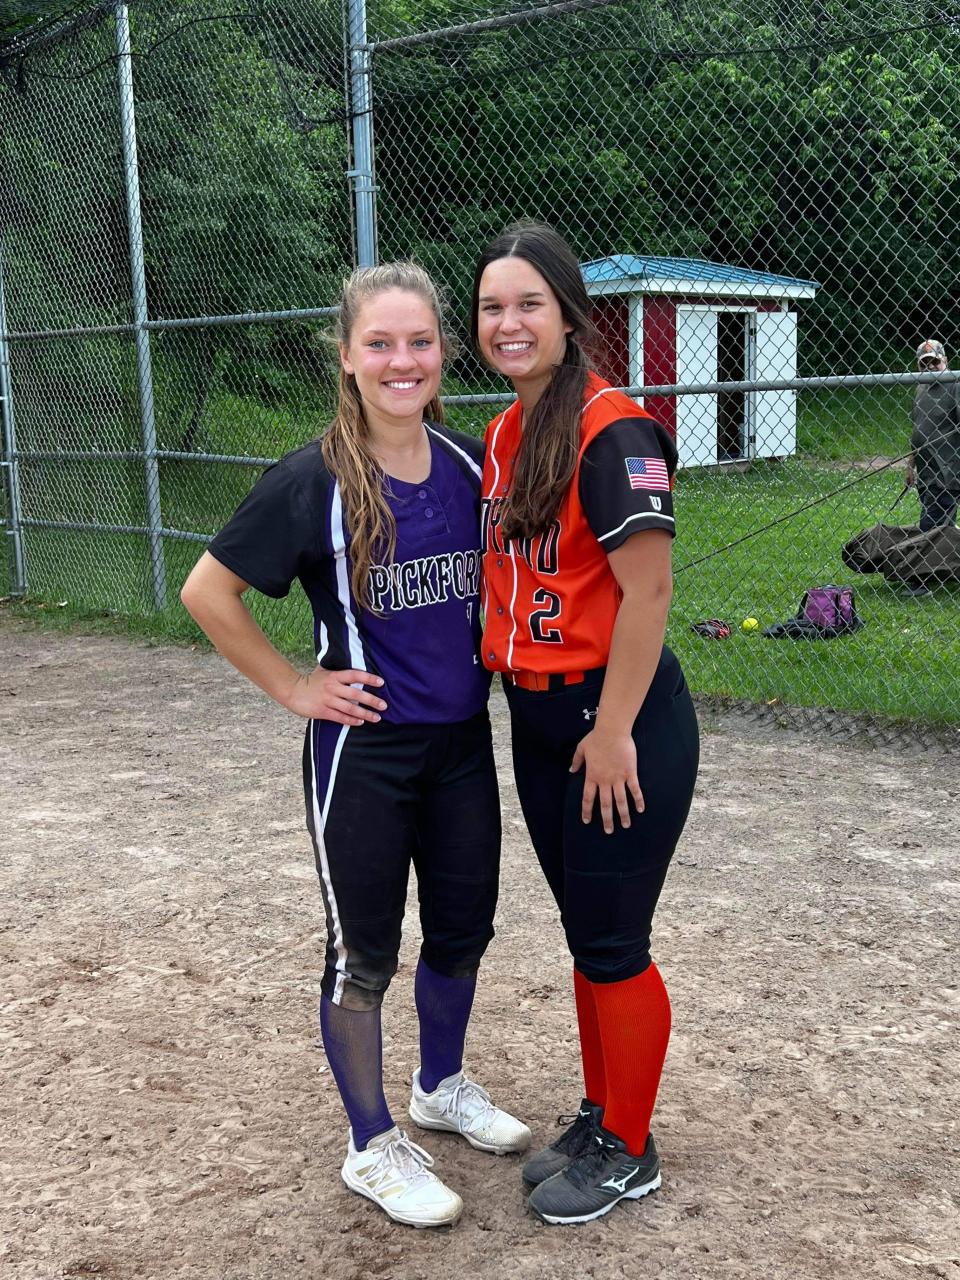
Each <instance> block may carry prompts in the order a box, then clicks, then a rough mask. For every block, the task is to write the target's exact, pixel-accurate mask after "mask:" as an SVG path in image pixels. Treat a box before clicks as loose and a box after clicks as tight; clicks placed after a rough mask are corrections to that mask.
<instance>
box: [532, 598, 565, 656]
mask: <svg viewBox="0 0 960 1280" xmlns="http://www.w3.org/2000/svg"><path fill="white" fill-rule="evenodd" d="M533 603H534V604H542V605H545V606H546V607H545V608H543V609H535V610H534V611H533V613H531V615H530V635H531V636H532V637H533V639H534V640H538V641H539V642H540V643H541V644H562V643H563V637H562V636H561V634H560V628H559V627H555V626H550V625H549V623H550V622H551V620H552V619H553V618H559V617H560V597H559V596H558V595H554V593H553V592H552V591H548V590H547V589H546V587H538V588H537V590H536V591H535V592H534V593H533ZM545 623H546V624H548V625H546V626H545V625H544V624H545Z"/></svg>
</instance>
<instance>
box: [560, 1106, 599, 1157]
mask: <svg viewBox="0 0 960 1280" xmlns="http://www.w3.org/2000/svg"><path fill="white" fill-rule="evenodd" d="M594 1123H595V1122H594V1119H593V1116H591V1115H584V1114H583V1112H582V1111H577V1112H575V1114H574V1115H572V1116H557V1124H562V1125H569V1126H570V1127H569V1128H568V1129H567V1132H566V1133H564V1134H561V1136H560V1137H559V1138H558V1139H557V1141H556V1142H555V1143H554V1144H553V1146H554V1149H555V1150H557V1151H561V1152H562V1153H563V1154H564V1155H569V1156H578V1155H579V1154H580V1153H581V1151H584V1150H585V1149H586V1145H587V1143H588V1142H589V1141H590V1139H591V1138H592V1137H593V1130H594Z"/></svg>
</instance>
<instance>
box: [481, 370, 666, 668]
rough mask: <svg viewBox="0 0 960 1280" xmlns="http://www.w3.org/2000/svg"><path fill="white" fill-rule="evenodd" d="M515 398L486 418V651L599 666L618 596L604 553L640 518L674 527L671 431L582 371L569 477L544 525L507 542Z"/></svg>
mask: <svg viewBox="0 0 960 1280" xmlns="http://www.w3.org/2000/svg"><path fill="white" fill-rule="evenodd" d="M520 423H521V406H520V402H519V401H516V402H515V403H514V404H512V405H511V406H510V408H509V409H507V410H506V411H505V412H504V413H502V414H500V415H499V417H497V418H494V419H493V421H492V422H491V423H490V426H489V427H488V428H487V436H486V444H487V449H486V458H485V461H484V467H483V487H482V518H483V533H482V545H483V552H484V555H483V583H484V585H483V602H484V611H485V623H484V632H483V661H484V664H485V665H486V666H487V667H489V668H490V669H491V670H493V671H536V672H539V673H542V674H548V673H549V674H553V673H563V672H568V671H587V670H590V669H591V668H593V667H602V666H604V665H605V664H606V662H607V657H608V655H609V652H610V636H611V633H612V631H613V624H614V622H615V621H616V617H617V610H618V609H619V607H620V600H621V592H620V587H619V585H618V583H617V580H616V578H615V577H614V574H613V571H612V570H611V568H610V565H609V562H608V560H607V555H608V554H609V552H611V551H613V550H614V549H615V548H616V547H619V546H620V545H621V544H622V543H624V542H626V540H627V539H628V538H629V537H631V536H632V535H633V534H634V533H638V532H640V531H641V530H643V529H667V530H669V531H670V532H671V533H672V532H673V531H674V518H673V497H672V493H671V487H672V483H673V475H674V472H675V471H676V466H677V450H676V447H675V445H674V443H673V439H672V437H671V436H670V433H669V432H668V431H667V430H666V429H665V428H664V427H662V426H660V424H659V423H657V422H656V421H655V420H654V419H653V418H651V416H650V415H649V414H648V413H647V412H646V411H645V410H643V409H641V408H640V406H639V405H638V404H636V403H635V402H634V401H633V400H631V399H630V398H629V396H625V395H624V394H623V393H622V392H620V391H616V390H614V388H613V387H611V386H610V384H609V383H608V382H604V380H603V379H602V378H599V377H597V376H596V375H595V374H591V375H590V377H589V379H588V383H587V391H586V395H585V397H584V407H583V410H582V412H581V417H580V449H579V452H578V454H577V465H576V469H575V470H574V473H573V478H572V480H571V482H570V486H569V488H568V490H567V493H566V495H565V496H564V499H563V502H562V503H561V505H560V509H559V511H558V513H557V518H556V519H555V520H554V521H553V522H552V523H551V525H550V527H549V529H547V530H546V531H545V532H544V533H542V534H538V535H537V537H535V538H532V539H529V538H523V539H519V540H514V541H512V542H506V541H505V540H504V539H503V537H502V535H501V533H500V508H501V505H502V503H503V500H504V498H505V497H506V494H507V492H508V490H509V488H510V483H511V480H512V477H513V466H514V461H515V459H516V455H517V451H518V449H519V447H520V442H521V438H522V436H521V428H520Z"/></svg>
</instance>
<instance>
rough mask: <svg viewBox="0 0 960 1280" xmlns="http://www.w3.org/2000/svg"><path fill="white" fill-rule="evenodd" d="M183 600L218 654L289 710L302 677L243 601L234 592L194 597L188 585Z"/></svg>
mask: <svg viewBox="0 0 960 1280" xmlns="http://www.w3.org/2000/svg"><path fill="white" fill-rule="evenodd" d="M182 599H183V603H184V605H185V606H186V608H187V610H188V611H189V612H190V614H191V615H192V617H193V618H194V620H195V621H196V623H197V625H198V626H199V627H200V628H201V629H202V630H203V631H204V632H205V633H206V635H207V636H208V637H209V639H210V641H211V643H212V644H213V645H214V647H215V648H216V649H217V651H218V652H219V653H221V654H222V655H223V656H224V657H225V658H226V659H227V661H228V662H229V663H230V664H231V665H232V666H234V667H236V669H237V670H238V671H239V672H240V673H241V674H242V675H245V676H246V677H247V679H248V680H251V681H252V682H253V683H254V684H255V685H257V686H258V687H259V688H261V689H262V690H263V691H264V693H266V694H269V696H270V697H271V698H273V699H274V701H275V702H279V703H280V705H281V706H282V707H287V706H288V705H289V698H290V695H291V693H292V691H293V689H294V688H295V687H296V685H297V683H298V681H299V680H300V679H301V678H302V677H301V675H300V673H299V672H298V671H297V669H296V668H295V667H293V666H292V665H291V664H290V663H289V662H288V661H287V659H286V658H285V657H284V656H283V655H282V654H281V653H278V652H277V650H276V649H275V648H274V647H273V645H272V644H271V643H270V641H269V640H268V639H267V637H266V636H265V635H264V633H263V632H262V631H261V630H260V627H259V626H258V625H257V623H256V622H255V621H254V618H253V616H252V615H251V613H250V610H249V609H248V608H247V606H246V605H245V604H244V602H243V598H242V597H241V596H239V595H236V594H234V593H233V592H216V593H213V592H206V593H200V592H197V593H192V592H191V591H190V590H189V583H188V584H187V587H185V588H184V591H183V595H182Z"/></svg>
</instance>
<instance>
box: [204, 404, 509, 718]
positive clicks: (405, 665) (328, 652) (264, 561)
mask: <svg viewBox="0 0 960 1280" xmlns="http://www.w3.org/2000/svg"><path fill="white" fill-rule="evenodd" d="M426 425H427V430H428V432H429V436H430V445H431V454H432V461H431V469H430V475H429V476H428V477H427V479H426V480H424V481H423V483H422V484H408V483H406V482H405V481H401V480H395V479H393V478H391V477H387V478H386V480H385V493H386V497H387V501H388V503H389V505H390V508H391V510H392V512H393V515H394V518H395V520H396V524H397V545H396V552H395V554H394V557H393V560H392V562H391V563H374V564H373V565H372V566H371V569H370V573H369V575H368V580H367V600H366V601H365V602H364V604H365V607H364V608H362V609H361V608H359V607H358V602H357V600H356V599H355V597H354V595H353V591H352V587H351V575H352V566H351V562H350V533H349V530H348V529H347V527H346V521H345V516H344V511H343V504H342V502H341V497H340V488H339V486H338V484H337V483H336V480H335V479H334V478H333V476H331V475H330V473H329V471H328V470H327V468H326V467H325V465H324V462H323V456H322V454H321V451H320V446H319V444H318V443H317V442H316V441H313V442H312V443H311V444H308V445H305V446H304V447H303V448H302V449H298V450H296V451H295V452H293V453H289V454H287V455H286V456H285V457H284V458H281V459H280V461H279V462H278V463H277V464H276V465H275V466H273V467H271V468H269V470H267V471H266V472H264V474H263V476H262V477H261V478H260V480H259V481H258V482H257V483H256V484H255V485H254V487H253V489H251V491H250V493H249V494H248V495H247V497H246V498H245V499H244V501H243V502H242V503H241V505H240V506H239V507H238V508H237V511H236V512H235V514H234V515H233V517H232V519H231V520H230V521H229V523H228V524H227V525H226V526H225V528H223V529H222V530H221V531H220V533H218V534H217V536H216V537H215V538H214V540H213V541H212V542H211V543H210V546H209V551H210V554H211V555H213V556H214V557H215V558H216V559H217V560H219V561H220V562H221V564H224V565H226V567H227V568H228V569H231V570H232V571H233V572H234V573H235V574H237V575H238V577H240V578H242V579H243V580H244V581H245V582H248V583H250V585H251V586H252V587H255V588H256V589H257V590H258V591H261V592H263V593H264V594H265V595H268V596H273V597H281V596H285V595H286V594H287V592H288V591H289V590H290V587H291V585H292V583H293V582H294V581H295V580H296V579H299V581H300V583H301V585H302V586H303V589H304V591H305V592H306V594H307V597H308V599H309V601H310V605H311V608H312V610H313V617H314V636H315V643H316V648H317V660H318V662H320V663H321V665H323V666H324V667H328V668H330V669H342V668H347V667H354V668H359V669H362V670H365V671H370V672H373V673H375V674H376V675H379V676H382V677H383V680H384V688H383V691H382V692H383V696H384V698H385V700H386V702H387V704H388V709H387V711H386V712H385V713H384V717H383V718H384V720H387V721H389V722H391V723H394V724H452V723H455V722H457V721H460V720H466V719H468V718H469V717H470V716H472V715H475V714H476V713H477V712H478V711H480V710H482V709H483V707H484V705H485V704H486V700H487V694H488V692H489V687H490V677H489V674H488V673H487V672H486V671H485V670H484V668H483V665H482V664H481V663H480V661H479V658H478V655H479V646H480V616H479V615H480V564H481V556H480V477H481V468H482V464H483V445H482V443H481V441H479V440H475V439H474V438H473V437H471V436H466V435H463V434H461V433H460V432H457V431H451V430H450V429H449V428H447V427H440V426H435V425H433V424H430V423H428V424H426ZM371 606H372V607H371Z"/></svg>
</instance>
